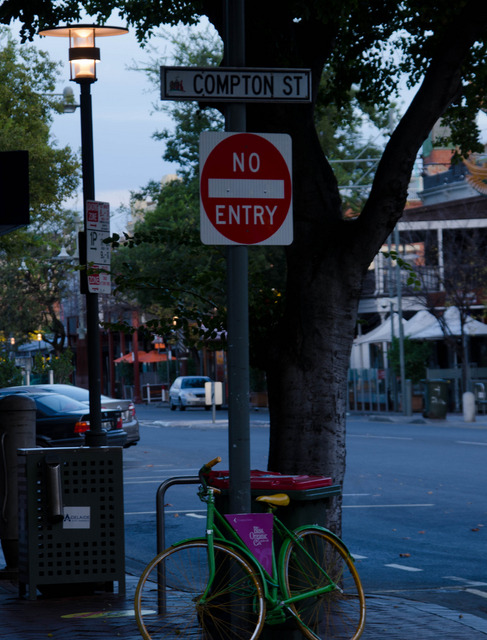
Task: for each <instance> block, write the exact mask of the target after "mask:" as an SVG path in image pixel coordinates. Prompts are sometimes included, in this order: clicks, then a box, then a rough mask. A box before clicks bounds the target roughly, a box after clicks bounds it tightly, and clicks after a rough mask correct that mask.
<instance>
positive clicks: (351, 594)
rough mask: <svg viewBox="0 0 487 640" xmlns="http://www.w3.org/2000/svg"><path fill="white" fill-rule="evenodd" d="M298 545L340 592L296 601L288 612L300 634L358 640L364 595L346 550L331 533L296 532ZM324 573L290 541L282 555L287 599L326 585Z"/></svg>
mask: <svg viewBox="0 0 487 640" xmlns="http://www.w3.org/2000/svg"><path fill="white" fill-rule="evenodd" d="M294 534H295V535H296V536H298V538H299V541H300V544H301V545H303V547H304V549H305V550H306V551H307V552H308V553H309V554H310V556H311V557H312V558H313V559H314V560H315V561H316V562H318V564H319V565H320V566H321V567H323V568H324V570H325V571H326V574H328V576H329V577H330V578H331V580H333V582H334V583H335V584H337V585H338V586H339V589H336V590H334V591H330V592H327V593H323V594H322V595H320V596H317V597H310V598H307V599H305V600H301V601H298V602H295V603H294V604H292V605H291V609H292V610H293V612H294V614H295V615H296V622H297V623H298V625H299V627H300V629H301V632H302V633H303V634H304V635H305V636H306V638H309V640H331V639H333V640H357V639H358V638H360V636H361V635H362V631H363V630H364V625H365V596H364V592H363V589H362V584H361V582H360V578H359V575H358V573H357V570H356V569H355V566H354V564H353V560H352V559H351V557H350V555H349V553H348V551H347V549H346V548H345V547H344V546H343V545H342V544H341V543H340V541H339V540H337V539H336V538H335V537H334V536H333V535H332V534H329V533H327V532H325V531H322V530H320V529H314V528H309V529H303V530H301V531H295V532H294ZM328 582H329V580H328V578H327V576H326V575H325V573H323V572H322V571H321V569H320V568H318V567H317V566H316V564H314V563H313V561H312V560H310V558H309V557H308V556H307V555H306V554H305V553H304V551H303V550H302V549H301V548H300V546H299V544H298V543H296V542H294V541H291V542H290V543H289V545H288V546H287V548H285V551H284V552H283V557H282V563H281V583H282V584H281V588H282V590H283V592H284V594H285V596H286V597H293V596H296V595H299V594H300V593H303V592H306V591H309V590H310V589H316V588H318V587H320V586H325V585H326V584H327V583H328Z"/></svg>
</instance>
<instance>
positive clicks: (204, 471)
mask: <svg viewBox="0 0 487 640" xmlns="http://www.w3.org/2000/svg"><path fill="white" fill-rule="evenodd" d="M221 461H222V459H221V458H220V456H217V457H216V458H213V460H210V462H207V463H206V464H204V465H203V466H202V467H201V469H200V470H199V472H198V477H199V479H200V482H201V484H202V485H203V487H204V489H205V490H206V488H207V486H208V483H207V482H206V477H205V476H206V475H207V474H208V473H209V472H210V471H211V469H212V468H213V467H214V466H215V465H216V464H218V463H219V462H221Z"/></svg>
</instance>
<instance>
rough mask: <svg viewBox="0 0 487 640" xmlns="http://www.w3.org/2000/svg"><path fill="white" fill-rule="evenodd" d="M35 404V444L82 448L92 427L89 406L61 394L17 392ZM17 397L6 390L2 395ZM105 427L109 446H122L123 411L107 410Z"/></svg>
mask: <svg viewBox="0 0 487 640" xmlns="http://www.w3.org/2000/svg"><path fill="white" fill-rule="evenodd" d="M17 394H19V395H25V396H27V397H29V398H32V399H33V400H34V402H35V403H36V409H37V411H36V445H37V446H40V447H80V446H81V445H83V444H84V442H85V433H86V432H87V431H88V430H89V428H90V416H89V413H87V411H86V405H85V404H83V403H82V402H78V401H77V400H73V398H68V396H63V395H61V394H59V393H49V392H41V391H37V392H36V391H18V392H17V393H16V394H15V395H17ZM8 395H14V394H13V392H12V391H11V390H9V389H7V388H3V389H1V390H0V396H2V397H5V396H8ZM101 420H102V428H103V429H106V431H107V440H108V442H107V444H108V445H109V446H117V447H119V446H123V445H124V444H125V443H126V441H127V434H126V433H125V431H124V430H123V429H122V416H121V414H120V411H113V410H106V411H102V414H101Z"/></svg>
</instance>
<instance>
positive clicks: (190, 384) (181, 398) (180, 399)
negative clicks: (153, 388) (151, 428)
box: [169, 376, 211, 411]
mask: <svg viewBox="0 0 487 640" xmlns="http://www.w3.org/2000/svg"><path fill="white" fill-rule="evenodd" d="M205 382H211V378H209V377H208V376H179V378H176V380H174V382H173V383H172V385H171V388H170V389H169V407H170V409H171V411H174V410H175V409H176V408H179V410H180V411H184V410H185V409H186V407H205V409H210V405H206V403H205Z"/></svg>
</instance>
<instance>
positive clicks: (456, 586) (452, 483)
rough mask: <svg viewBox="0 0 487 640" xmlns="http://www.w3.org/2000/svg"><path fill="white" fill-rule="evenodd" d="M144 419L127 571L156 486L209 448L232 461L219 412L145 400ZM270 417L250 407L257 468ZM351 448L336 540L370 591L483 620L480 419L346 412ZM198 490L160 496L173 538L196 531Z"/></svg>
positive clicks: (484, 438) (484, 433) (137, 563)
mask: <svg viewBox="0 0 487 640" xmlns="http://www.w3.org/2000/svg"><path fill="white" fill-rule="evenodd" d="M139 419H140V420H141V424H142V439H141V442H140V443H139V444H138V445H137V447H132V448H130V449H128V450H126V451H125V452H124V467H125V482H124V491H125V512H126V515H125V517H126V548H127V566H128V568H129V569H131V570H133V571H134V572H140V570H141V568H142V566H143V564H144V563H146V562H147V561H148V560H149V558H150V557H151V556H152V555H153V554H154V552H155V549H156V514H155V495H156V490H157V487H158V486H159V484H160V483H161V482H162V481H163V480H164V479H166V478H167V477H171V476H179V475H194V474H195V473H196V471H197V469H198V468H199V466H200V465H201V463H202V461H206V460H209V459H211V458H213V457H215V456H216V455H221V456H222V458H223V461H222V464H221V465H220V466H221V468H228V457H227V446H228V445H227V430H226V428H225V427H226V413H225V412H223V411H222V412H217V414H216V423H215V424H211V425H210V426H207V427H204V428H202V427H201V421H205V422H208V421H211V413H210V414H209V413H208V412H204V411H197V410H192V411H186V412H184V413H179V412H170V411H169V410H167V409H161V408H156V407H141V408H140V410H139ZM170 423H171V424H174V425H175V426H168V425H169V424H170ZM198 423H200V424H198ZM252 425H253V426H252ZM265 425H266V415H265V413H257V412H255V413H254V412H253V413H252V414H251V466H252V468H254V469H256V468H257V469H258V468H260V469H265V468H266V461H267V447H268V435H269V433H268V428H267V427H266V426H265ZM347 448H348V455H347V475H346V480H345V484H344V488H343V495H344V509H343V538H344V540H345V542H346V543H347V545H348V546H349V548H350V550H351V552H352V553H353V555H354V556H355V558H356V561H357V564H358V569H359V572H360V575H361V578H362V581H363V584H364V587H365V590H366V592H368V593H381V594H384V593H399V592H400V593H402V594H407V595H408V597H412V598H417V599H422V600H426V601H431V602H435V603H437V604H443V605H445V606H451V607H457V608H458V607H461V608H462V609H463V610H464V611H471V612H475V613H476V614H477V615H481V616H483V617H486V618H487V568H486V562H485V549H486V540H485V536H486V535H487V495H486V489H485V488H486V485H487V465H486V464H485V463H486V458H487V428H486V427H482V426H479V425H472V426H468V425H462V426H460V427H457V426H445V425H439V424H438V425H428V424H404V423H402V424H400V423H382V422H371V421H369V420H367V419H357V418H353V417H352V418H350V419H349V421H348V428H347ZM195 488H196V487H193V486H183V487H173V488H171V489H170V490H169V491H168V493H167V495H166V504H167V506H166V533H167V542H168V543H170V542H172V541H174V540H177V539H180V538H184V537H188V536H192V535H198V534H200V533H202V532H203V526H204V518H203V513H204V509H203V506H204V505H202V504H201V503H200V502H199V501H198V499H197V498H196V496H195ZM484 525H485V526H484Z"/></svg>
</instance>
